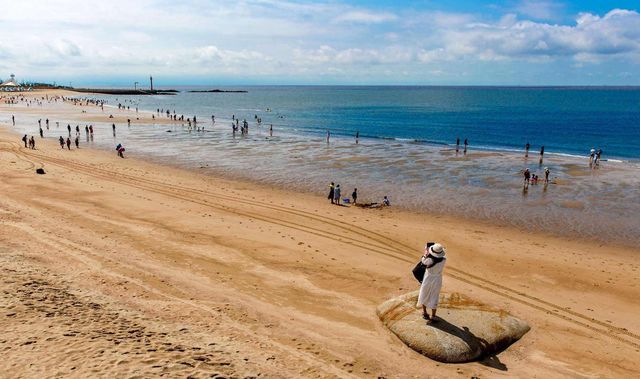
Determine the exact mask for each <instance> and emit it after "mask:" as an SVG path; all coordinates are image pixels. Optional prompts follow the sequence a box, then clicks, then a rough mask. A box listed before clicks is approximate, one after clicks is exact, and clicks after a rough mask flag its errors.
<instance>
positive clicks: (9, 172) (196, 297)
mask: <svg viewBox="0 0 640 379" xmlns="http://www.w3.org/2000/svg"><path fill="white" fill-rule="evenodd" d="M0 106H1V105H0ZM80 116H81V115H80ZM10 128H11V127H7V126H6V125H3V126H2V132H0V141H1V142H0V149H1V150H0V157H1V159H2V175H3V178H5V180H4V181H3V183H2V184H0V188H1V189H2V193H3V195H4V196H5V197H4V198H3V200H2V203H0V204H2V219H1V220H2V224H3V225H4V226H6V227H4V228H3V231H2V232H0V248H2V251H3V261H4V263H5V265H6V267H10V268H11V269H12V270H15V271H16V272H18V273H20V274H21V275H23V276H25V277H29V275H32V276H33V275H35V276H38V275H40V276H42V277H45V278H47V279H46V280H48V281H50V282H54V281H56V280H63V281H64V282H65V283H67V285H68V287H69V293H73V294H76V295H77V296H84V297H87V298H89V299H92V301H95V302H98V303H100V304H103V305H102V306H104V307H107V308H110V309H112V310H113V311H114V312H116V313H119V314H121V315H123V317H124V316H127V317H130V318H135V319H136V320H139V322H140V323H143V324H144V325H150V327H151V326H152V327H153V328H155V329H158V330H164V332H165V333H168V337H167V338H173V339H175V340H176V341H180V342H179V343H182V344H187V343H190V344H194V346H193V347H198V348H200V349H204V350H205V351H207V350H212V348H210V347H207V346H208V345H207V343H209V344H210V343H213V342H215V343H216V344H220V345H224V346H225V348H223V349H222V350H225V349H226V348H228V349H226V350H228V354H229V355H230V359H229V360H230V361H231V362H230V365H229V366H231V367H233V368H234V369H235V370H237V371H235V373H236V374H238V373H240V372H242V373H249V372H253V371H252V370H258V369H259V370H263V371H264V375H266V376H277V375H278V374H281V373H286V374H287V375H289V376H309V377H313V376H349V375H352V374H354V375H358V376H376V375H378V376H389V377H412V376H420V375H424V373H425V371H424V370H425V367H426V368H428V374H429V375H433V376H435V377H438V376H441V377H448V376H452V375H453V374H455V373H462V374H465V375H466V376H501V375H505V373H504V370H500V369H499V368H496V367H492V366H491V364H490V362H480V363H472V364H469V365H464V366H459V365H442V364H437V363H436V362H432V361H429V360H428V359H426V358H423V357H421V356H419V355H418V354H416V353H414V352H412V351H410V350H409V349H408V348H406V347H404V346H403V345H402V344H401V343H400V342H399V341H397V340H396V339H395V338H393V336H391V335H390V333H388V331H386V330H384V329H383V328H382V327H381V326H380V325H379V323H378V321H377V319H376V317H375V312H374V309H375V306H377V305H378V304H379V303H381V302H382V301H384V300H386V299H388V298H390V297H392V296H395V295H398V294H401V293H404V292H407V291H408V290H411V289H414V288H415V287H416V284H415V283H414V280H413V278H412V277H411V274H410V269H411V267H412V266H413V264H414V261H415V260H416V259H417V257H418V256H419V255H420V252H421V248H422V245H423V244H424V242H425V241H426V240H431V239H435V240H438V241H442V242H443V243H444V244H445V245H446V246H447V247H448V250H449V251H450V259H451V265H450V266H448V268H447V270H449V271H446V272H445V287H444V290H445V291H446V292H450V293H462V294H465V295H467V296H470V297H471V298H473V299H474V300H476V301H480V302H483V303H487V304H492V305H494V306H499V307H501V308H502V309H504V310H506V311H507V312H509V313H512V314H514V315H516V316H518V317H521V318H523V319H525V320H526V321H527V322H529V323H530V324H531V325H532V327H533V330H532V332H530V334H528V335H526V336H525V337H524V338H523V340H521V341H519V342H518V343H516V344H515V345H514V346H512V347H511V348H509V349H508V350H507V351H505V352H503V353H502V354H500V355H499V358H498V362H499V363H501V364H502V365H504V366H505V367H508V375H509V376H516V377H531V376H543V375H554V376H557V375H562V376H582V375H584V376H589V375H596V376H620V377H623V376H633V375H637V374H638V368H637V367H636V365H635V361H636V359H637V356H638V343H640V342H638V340H637V339H636V338H635V337H633V336H629V335H626V334H624V333H622V329H621V328H624V329H626V330H628V331H629V332H631V333H632V334H633V333H635V335H637V334H638V331H639V330H640V323H639V322H638V321H636V320H635V316H634V315H636V314H637V313H638V311H639V309H638V306H637V305H634V299H635V298H636V297H637V294H638V288H639V287H638V285H639V284H640V283H639V279H638V274H637V269H638V265H637V264H636V263H635V262H636V261H637V254H638V253H639V251H638V249H637V248H630V247H622V246H619V247H615V249H613V248H611V247H608V246H606V245H604V244H595V243H593V242H592V241H584V240H577V239H571V238H558V237H554V236H550V235H548V234H544V233H527V232H522V231H519V230H517V229H515V228H512V227H504V226H496V225H490V224H488V223H482V222H475V221H473V222H471V221H467V220H465V219H463V218H459V217H450V216H443V215H437V216H435V217H433V216H429V215H427V214H419V213H413V212H408V211H403V210H398V209H394V208H393V207H392V208H387V209H382V210H366V209H351V208H344V207H333V206H331V205H329V204H327V202H326V201H325V200H324V199H323V198H321V197H318V196H315V195H311V194H307V193H298V192H294V193H292V192H287V191H283V190H281V189H278V188H274V187H273V186H268V185H263V184H256V183H251V182H246V181H237V180H230V179H225V178H220V177H215V176H211V175H209V174H207V175H204V174H198V173H196V172H194V171H195V170H183V169H178V168H175V167H171V166H161V165H158V164H156V163H150V162H146V161H144V160H139V159H136V158H129V157H128V158H127V159H124V160H122V159H118V158H117V157H116V156H115V153H108V152H106V151H101V150H97V149H80V150H78V151H75V150H74V151H71V152H68V151H61V150H60V149H59V147H58V146H57V145H56V143H55V141H52V140H44V141H43V140H38V150H36V151H29V150H26V149H24V148H21V147H20V145H19V136H17V135H16V134H14V133H11V132H8V131H5V130H6V129H10ZM41 165H42V166H44V168H45V170H46V171H47V174H46V175H44V176H36V175H35V174H34V172H33V171H34V169H35V168H37V167H39V166H41ZM87 231H89V232H88V233H87ZM20 242H22V243H20ZM592 255H595V257H592ZM594 260H595V262H594ZM15 262H21V264H22V266H23V267H18V266H16V263H15ZM248 263H250V264H248ZM594 263H595V264H594ZM25 270H26V271H25ZM448 274H449V276H447V275H448ZM7 275H13V274H7ZM498 278H499V279H498ZM29 280H30V279H29ZM11 285H13V284H11V283H7V282H5V283H4V284H3V286H4V287H5V288H9V287H10V286H11ZM11 293H13V292H11ZM16 303H19V302H16ZM23 303H26V302H23ZM53 306H54V307H55V303H54V305H53ZM24 313H25V315H31V316H30V317H33V318H32V321H33V320H40V319H39V318H38V317H37V312H36V311H35V310H34V311H33V312H32V313H29V312H27V311H25V312H24ZM134 316H135V317H134ZM124 318H126V317H124ZM10 320H11V319H10ZM18 321H19V320H18V318H16V319H13V321H4V322H5V323H7V326H8V329H7V330H10V331H9V333H7V336H8V337H7V340H10V341H13V342H19V341H23V342H24V341H25V340H26V339H27V338H28V337H33V336H34V335H35V334H36V333H33V331H25V330H24V329H20V328H19V326H18V325H17V322H18ZM40 321H42V320H40ZM216 323H218V325H215V324H216ZM603 323H604V325H603ZM56 325H57V326H59V325H58V324H56ZM214 325H215V326H214ZM607 325H609V326H607ZM57 326H56V327H57ZM105 326H106V325H105ZM183 328H186V329H187V331H186V332H180V330H181V329H183ZM62 329H64V327H63V328H62ZM62 329H61V330H62ZM29 333H31V334H33V335H29ZM210 336H216V338H220V339H221V340H218V341H213V342H208V341H207V343H203V344H201V345H202V346H200V345H198V343H199V342H202V341H204V340H206V339H207V338H208V337H210ZM612 336H613V337H619V338H612ZM227 337H231V338H229V339H227ZM70 338H72V339H73V341H74V342H75V343H76V345H75V347H76V348H79V347H82V348H85V349H90V350H92V349H93V348H95V346H93V345H91V342H90V340H89V338H87V337H86V336H83V335H82V334H81V333H78V335H76V336H73V337H70ZM156 338H157V336H156ZM64 341H65V339H64V338H60V339H56V340H53V341H49V342H45V341H44V340H42V339H40V340H39V342H37V343H31V344H26V345H22V344H19V343H16V344H13V345H14V346H20V347H19V348H14V349H11V350H10V351H9V353H5V354H8V355H7V356H8V359H6V360H5V362H4V363H3V364H2V365H3V366H2V368H3V371H6V370H7V369H13V370H15V369H16V368H20V367H21V368H22V370H23V371H22V373H23V374H25V375H29V374H30V373H31V374H32V375H33V374H34V373H35V371H33V370H35V369H34V368H28V367H27V366H26V365H24V363H26V362H32V361H37V360H38V359H39V358H40V357H42V355H43V354H45V353H47V351H49V353H50V350H51V349H52V348H53V347H61V346H64V344H65V342H64ZM243 341H245V342H243ZM246 341H249V342H246ZM624 341H627V342H624ZM196 342H198V343H196ZM174 343H175V342H174ZM38 344H40V345H38ZM47 344H49V345H48V347H47V349H46V350H38V349H40V346H47ZM260 344H264V345H265V346H261V345H260ZM634 344H635V345H634ZM196 345H197V346H196ZM362 346H366V347H367V349H362ZM580 346H584V349H581V348H576V347H580ZM587 346H588V351H586V350H587ZM612 346H614V348H612ZM265 348H266V349H267V350H268V349H272V351H273V352H274V353H273V354H272V355H273V356H274V358H273V359H269V358H271V355H270V354H267V353H266V352H263V350H265ZM183 350H184V349H183ZM226 350H225V351H226ZM236 350H237V351H242V353H243V354H244V355H242V354H240V355H238V354H237V353H235V354H234V353H232V351H236ZM65 352H66V353H71V355H72V356H73V354H74V353H73V351H68V350H67V351H65V350H62V351H60V354H53V356H52V357H51V358H49V359H48V360H45V361H43V363H42V364H41V365H36V366H37V367H39V368H40V369H42V368H43V367H46V368H47V369H54V368H55V367H57V368H56V369H57V370H64V369H70V366H69V364H67V363H64V358H65V357H64V356H63V355H65V354H63V353H65ZM118 353H119V354H121V353H122V351H120V352H118ZM155 353H157V354H155ZM171 353H172V352H167V351H163V353H162V354H160V353H158V352H157V351H156V352H148V351H147V352H144V353H143V356H145V357H146V358H148V359H151V358H153V357H154V356H157V355H161V356H162V358H163V359H164V358H167V359H170V360H171V359H175V358H174V357H173V356H172V355H171ZM75 354H77V353H75ZM114 354H115V355H112V356H108V355H109V354H106V355H107V357H103V358H104V359H103V358H99V359H98V361H99V363H101V364H102V365H103V366H101V367H102V368H103V369H104V368H113V367H114V366H113V365H112V363H109V362H110V361H109V359H116V358H117V357H118V356H119V355H118V354H116V353H114ZM241 355H242V356H241ZM245 358H247V359H248V360H247V361H245ZM180 359H182V358H180ZM185 359H186V358H185ZM212 359H213V358H212ZM254 360H255V362H257V363H253V362H254ZM190 362H191V361H190ZM197 362H204V361H196V362H191V363H193V365H194V366H195V367H189V366H188V365H183V366H184V367H182V368H183V369H185V370H192V371H193V372H196V371H195V370H196V369H203V370H204V369H211V367H200V366H198V363H197ZM247 362H251V363H247ZM612 362H615V365H614V364H613V363H612ZM227 363H229V362H227ZM494 363H495V362H494ZM152 365H153V364H150V363H149V364H148V363H144V362H143V361H138V362H136V361H135V360H134V361H130V360H129V361H126V362H124V363H123V364H122V369H123V370H130V371H121V372H129V373H135V372H137V373H142V372H144V373H147V374H149V373H152V372H154V371H148V370H151V366H152ZM176 366H177V367H180V365H179V364H176ZM203 366H204V364H203ZM224 367H227V366H224ZM80 368H81V369H84V370H85V371H84V373H85V374H86V373H88V372H90V371H89V370H88V368H87V367H82V366H80ZM131 370H132V371H131ZM135 370H142V371H135ZM145 370H147V371H145ZM242 370H245V371H242ZM349 370H351V372H350V371H349ZM50 372H53V371H50ZM189 372H191V371H189ZM78 374H79V375H81V372H79V373H78ZM254 374H255V372H254Z"/></svg>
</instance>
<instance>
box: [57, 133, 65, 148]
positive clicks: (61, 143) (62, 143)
mask: <svg viewBox="0 0 640 379" xmlns="http://www.w3.org/2000/svg"><path fill="white" fill-rule="evenodd" d="M58 141H59V142H60V147H61V148H62V149H63V150H64V138H62V136H60V138H59V139H58Z"/></svg>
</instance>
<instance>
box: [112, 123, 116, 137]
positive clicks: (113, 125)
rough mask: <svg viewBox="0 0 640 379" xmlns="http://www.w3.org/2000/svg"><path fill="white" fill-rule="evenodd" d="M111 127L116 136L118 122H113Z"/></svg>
mask: <svg viewBox="0 0 640 379" xmlns="http://www.w3.org/2000/svg"><path fill="white" fill-rule="evenodd" d="M111 128H112V129H113V136H114V137H115V136H116V124H111Z"/></svg>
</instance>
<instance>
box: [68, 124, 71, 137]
mask: <svg viewBox="0 0 640 379" xmlns="http://www.w3.org/2000/svg"><path fill="white" fill-rule="evenodd" d="M67 131H68V132H69V137H71V124H67Z"/></svg>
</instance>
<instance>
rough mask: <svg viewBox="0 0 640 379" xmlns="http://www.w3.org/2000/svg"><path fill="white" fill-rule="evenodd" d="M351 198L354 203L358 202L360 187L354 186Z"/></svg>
mask: <svg viewBox="0 0 640 379" xmlns="http://www.w3.org/2000/svg"><path fill="white" fill-rule="evenodd" d="M351 199H352V200H353V205H356V204H358V189H357V188H354V189H353V192H352V193H351Z"/></svg>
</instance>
